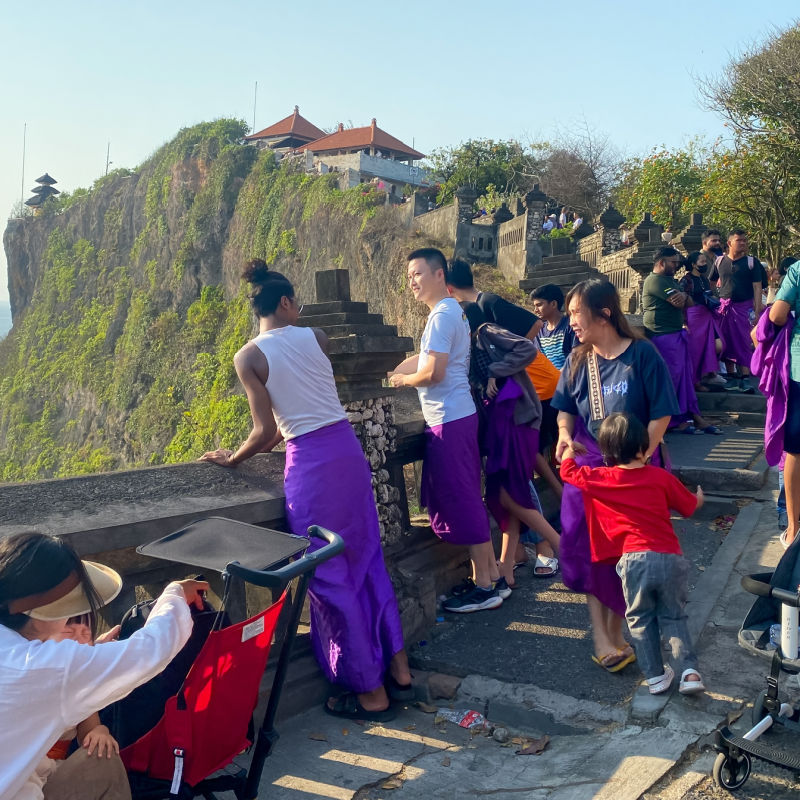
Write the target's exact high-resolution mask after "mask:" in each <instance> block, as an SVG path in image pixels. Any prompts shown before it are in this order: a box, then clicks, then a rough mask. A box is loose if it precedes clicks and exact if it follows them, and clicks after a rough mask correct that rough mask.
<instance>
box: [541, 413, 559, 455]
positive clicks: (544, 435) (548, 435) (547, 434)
mask: <svg viewBox="0 0 800 800" xmlns="http://www.w3.org/2000/svg"><path fill="white" fill-rule="evenodd" d="M557 440H558V409H557V408H553V407H552V406H551V405H550V401H549V400H542V424H541V426H540V428H539V452H540V453H546V452H547V451H548V450H549V449H550V448H551V447H552V446H553V445H554V444H555V443H556V441H557Z"/></svg>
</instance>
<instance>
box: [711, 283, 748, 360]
mask: <svg viewBox="0 0 800 800" xmlns="http://www.w3.org/2000/svg"><path fill="white" fill-rule="evenodd" d="M752 310H753V301H752V300H742V301H740V302H738V303H732V302H731V301H730V299H728V298H723V299H722V300H720V307H719V309H717V312H716V314H717V317H718V319H719V329H720V332H721V333H722V342H723V348H722V358H723V359H725V360H728V361H733V362H734V363H735V364H738V365H739V366H744V367H748V368H749V366H750V358H751V357H752V355H753V343H752V341H751V340H750V329H751V328H752V327H753V326H752V325H751V324H750V312H751V311H752Z"/></svg>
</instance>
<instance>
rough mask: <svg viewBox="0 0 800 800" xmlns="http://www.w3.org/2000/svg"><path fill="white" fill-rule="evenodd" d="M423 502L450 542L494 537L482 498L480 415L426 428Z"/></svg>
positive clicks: (433, 525)
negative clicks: (479, 451) (479, 442)
mask: <svg viewBox="0 0 800 800" xmlns="http://www.w3.org/2000/svg"><path fill="white" fill-rule="evenodd" d="M420 503H421V504H422V505H423V506H424V507H425V508H427V509H428V515H429V516H430V519H431V528H432V529H433V532H434V533H435V534H436V535H437V536H438V537H439V538H440V539H441V540H442V541H445V542H447V543H448V544H463V545H470V544H483V542H488V541H490V539H491V533H490V531H489V518H488V517H487V515H486V507H485V506H484V505H483V500H482V499H481V461H480V455H479V453H478V415H477V414H470V416H468V417H463V418H462V419H457V420H453V422H445V423H444V424H443V425H434V426H433V427H432V428H428V427H426V428H425V461H424V462H423V465H422V481H421V485H420Z"/></svg>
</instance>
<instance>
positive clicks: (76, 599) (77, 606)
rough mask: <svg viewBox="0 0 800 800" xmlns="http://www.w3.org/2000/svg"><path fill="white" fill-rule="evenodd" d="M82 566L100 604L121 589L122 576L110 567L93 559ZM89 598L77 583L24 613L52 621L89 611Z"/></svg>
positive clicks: (103, 603) (77, 615) (102, 604)
mask: <svg viewBox="0 0 800 800" xmlns="http://www.w3.org/2000/svg"><path fill="white" fill-rule="evenodd" d="M83 566H84V568H85V569H86V574H87V576H88V577H89V580H90V581H91V583H92V586H94V590H95V591H96V592H97V596H98V597H99V598H100V605H101V606H104V605H106V604H107V603H110V602H111V601H112V600H113V599H114V598H115V597H116V596H117V595H118V594H119V593H120V591H121V590H122V578H121V577H120V576H119V573H118V572H116V571H115V570H113V569H111V568H110V567H105V566H103V565H102V564H96V563H95V562H94V561H84V562H83ZM91 610H92V609H91V606H90V605H89V599H88V598H87V597H86V593H85V592H84V591H83V586H82V584H80V583H78V585H77V586H74V587H73V588H72V589H70V590H69V591H68V592H67V593H66V594H65V595H63V597H59V598H58V599H56V600H53V601H51V602H49V603H47V604H46V605H42V606H38V607H36V608H32V609H30V610H29V611H26V612H25V613H26V614H27V615H28V616H29V617H32V618H33V619H38V620H41V621H42V622H54V621H56V620H59V619H68V618H69V617H79V616H81V615H82V614H88V613H89V612H90V611H91Z"/></svg>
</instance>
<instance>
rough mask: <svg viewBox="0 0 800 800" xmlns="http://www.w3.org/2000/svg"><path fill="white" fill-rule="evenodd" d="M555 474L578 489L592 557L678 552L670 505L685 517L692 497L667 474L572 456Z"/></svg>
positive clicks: (692, 504) (603, 558)
mask: <svg viewBox="0 0 800 800" xmlns="http://www.w3.org/2000/svg"><path fill="white" fill-rule="evenodd" d="M561 477H562V479H563V480H564V481H565V482H566V483H570V484H572V485H573V486H576V487H577V488H578V489H580V490H581V491H582V492H583V503H584V506H585V508H586V520H587V522H588V526H589V543H590V549H591V554H592V561H613V560H616V559H618V558H619V557H620V555H622V553H635V552H641V551H643V550H649V551H652V552H655V553H677V554H680V553H681V546H680V543H679V542H678V537H677V536H676V535H675V531H674V530H673V529H672V522H671V521H670V509H674V510H675V511H677V512H678V513H679V514H680V515H681V516H683V517H690V516H691V515H692V514H694V512H695V510H696V509H697V496H696V495H694V494H692V493H691V492H690V491H689V490H688V489H687V488H686V487H685V486H684V485H683V484H682V483H681V482H680V481H679V480H678V479H677V478H676V477H675V476H674V475H672V473H670V472H667V470H665V469H661V468H660V467H653V466H650V465H649V464H648V465H647V466H644V467H641V468H640V469H623V468H622V467H579V466H578V465H577V463H576V462H575V459H574V458H566V459H564V461H563V462H562V463H561Z"/></svg>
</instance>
